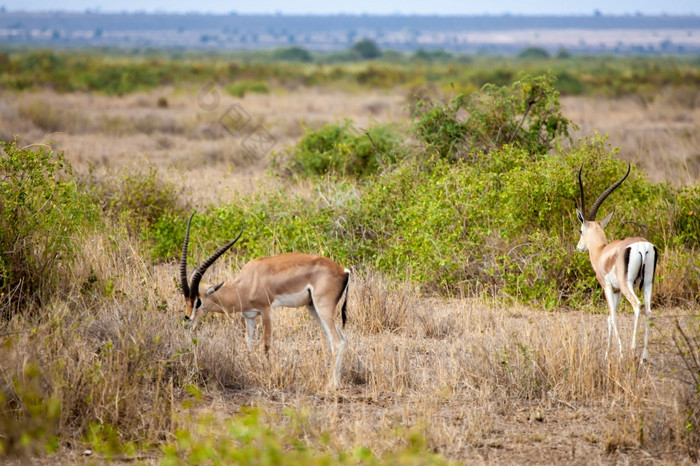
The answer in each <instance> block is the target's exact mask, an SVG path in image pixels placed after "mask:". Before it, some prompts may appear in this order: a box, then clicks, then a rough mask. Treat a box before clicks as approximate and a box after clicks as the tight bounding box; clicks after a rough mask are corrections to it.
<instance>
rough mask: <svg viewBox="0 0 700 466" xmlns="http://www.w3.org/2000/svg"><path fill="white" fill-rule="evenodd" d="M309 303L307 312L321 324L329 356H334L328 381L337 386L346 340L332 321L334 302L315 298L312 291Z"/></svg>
mask: <svg viewBox="0 0 700 466" xmlns="http://www.w3.org/2000/svg"><path fill="white" fill-rule="evenodd" d="M311 303H312V304H310V305H307V306H306V308H307V309H308V310H309V313H310V314H311V315H312V316H314V318H315V319H316V321H317V322H318V323H319V324H321V328H323V331H324V332H325V333H326V337H327V338H328V344H329V345H330V347H331V355H332V356H331V357H333V356H335V357H334V358H333V360H332V364H333V367H332V371H333V372H332V377H331V381H330V383H331V385H332V386H333V388H338V383H339V381H340V372H341V370H342V364H343V350H344V348H345V342H346V341H347V340H346V338H345V335H343V333H342V332H341V331H340V329H338V327H336V325H335V322H334V320H335V319H334V314H335V304H336V303H335V302H334V301H333V300H329V299H317V298H316V296H314V295H313V293H312V295H311Z"/></svg>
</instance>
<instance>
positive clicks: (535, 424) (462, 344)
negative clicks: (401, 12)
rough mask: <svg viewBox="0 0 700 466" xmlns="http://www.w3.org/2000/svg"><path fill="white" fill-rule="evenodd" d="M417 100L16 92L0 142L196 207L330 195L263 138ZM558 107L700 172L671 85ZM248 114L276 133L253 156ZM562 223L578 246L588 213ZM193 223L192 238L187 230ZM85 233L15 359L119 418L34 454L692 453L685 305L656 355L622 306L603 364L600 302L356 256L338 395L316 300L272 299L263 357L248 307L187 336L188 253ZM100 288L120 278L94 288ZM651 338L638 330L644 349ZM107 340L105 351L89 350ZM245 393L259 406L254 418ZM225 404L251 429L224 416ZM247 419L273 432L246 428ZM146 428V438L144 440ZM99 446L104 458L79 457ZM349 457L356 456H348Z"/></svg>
mask: <svg viewBox="0 0 700 466" xmlns="http://www.w3.org/2000/svg"><path fill="white" fill-rule="evenodd" d="M409 97H410V96H409V95H408V91H405V90H403V89H401V90H384V91H358V90H339V89H333V88H322V87H311V88H299V89H292V90H290V89H273V91H272V92H270V93H267V94H246V95H245V96H244V97H242V98H234V97H232V96H230V95H227V94H226V93H224V92H222V91H221V90H219V89H217V88H206V89H202V88H197V87H194V88H191V89H177V90H175V89H173V88H168V87H160V88H157V89H155V90H154V91H153V92H150V93H147V94H132V95H126V96H122V97H116V96H114V97H110V96H102V95H92V94H81V93H69V94H58V93H53V92H50V91H28V92H23V93H5V94H4V95H3V96H2V100H1V103H0V131H2V133H3V134H0V136H2V138H3V139H5V140H8V139H11V138H12V136H13V135H18V136H19V142H20V144H21V145H25V144H30V143H49V142H51V144H52V145H53V147H54V148H55V149H57V150H61V151H64V152H65V157H66V159H67V160H68V161H69V162H71V164H72V165H73V168H74V170H75V173H76V176H77V177H78V178H80V179H86V180H95V179H109V178H116V177H119V176H124V174H129V173H137V172H143V171H148V170H150V169H151V168H152V167H155V169H156V170H157V173H158V176H159V177H162V178H163V179H165V180H169V181H172V182H174V183H175V184H176V186H177V187H178V189H179V191H178V197H179V199H180V200H181V201H182V203H183V204H184V205H187V206H190V207H194V208H199V209H202V208H205V207H206V206H210V205H223V204H227V203H234V202H236V199H237V198H238V197H239V196H240V195H241V194H245V195H250V194H254V193H260V192H265V191H266V190H269V189H277V188H279V187H280V186H283V187H284V188H285V189H287V190H289V192H290V193H301V194H302V195H303V196H308V197H313V196H319V195H323V193H319V192H318V191H315V190H313V189H312V187H311V184H310V183H309V182H308V181H305V180H304V179H298V180H297V179H293V180H290V179H289V178H286V177H283V176H280V174H279V173H278V172H277V171H275V170H270V160H271V157H272V155H271V152H277V153H279V152H281V151H282V150H283V149H284V148H285V147H288V146H290V145H292V144H294V143H295V142H296V141H298V140H299V138H300V137H301V136H302V135H303V134H304V129H305V128H317V127H320V126H321V125H322V124H324V123H334V122H338V121H341V120H342V119H344V118H351V119H352V120H353V121H354V122H355V124H356V125H357V126H358V127H364V126H366V125H369V124H372V123H375V122H400V123H403V124H406V125H408V124H409V123H408V122H409V114H408V111H407V105H408V102H409ZM205 99H209V100H205ZM562 103H563V109H564V111H563V113H564V114H565V115H566V117H567V118H569V119H571V120H572V121H574V122H576V123H577V124H578V125H579V129H578V130H577V134H581V135H586V134H590V133H592V132H593V131H599V132H600V133H603V134H606V133H607V134H609V135H610V142H611V144H612V145H619V146H621V147H622V151H621V157H623V158H624V159H625V160H630V161H632V162H636V163H638V164H639V165H640V166H642V167H644V168H646V170H647V172H648V176H649V178H650V179H651V180H653V181H657V182H658V181H668V182H669V183H671V184H675V185H684V186H685V185H695V184H697V183H698V180H699V179H700V131H699V129H700V128H698V122H700V105H697V106H688V105H684V103H683V102H680V103H679V102H677V99H676V97H675V96H674V94H673V93H672V92H670V93H668V94H664V93H660V94H659V96H658V98H656V99H655V100H654V101H652V102H649V101H646V100H642V99H635V98H632V97H630V98H619V99H605V98H596V97H564V98H562ZM232 109H234V111H235V112H236V115H239V117H237V118H240V115H241V112H240V111H241V110H242V111H243V112H244V114H246V115H248V116H249V117H250V118H251V122H252V123H251V124H252V126H248V127H247V128H246V127H241V126H240V125H238V126H236V125H233V124H232V123H231V122H232V121H233V120H232V119H230V118H229V119H227V115H231V113H229V112H230V111H231V110H232ZM251 128H258V129H259V128H263V129H264V131H265V132H266V139H265V140H264V142H263V143H261V142H260V141H259V140H258V142H257V143H256V144H257V145H255V146H254V149H255V150H252V151H251V150H250V142H251V140H250V139H249V137H250V136H251V134H253V133H251ZM246 141H247V142H246ZM253 142H255V141H253ZM246 144H248V146H246ZM260 149H263V150H260ZM572 207H573V206H572ZM183 227H184V225H183ZM570 227H571V238H572V243H571V254H575V248H574V246H575V241H577V239H578V238H577V235H576V229H577V225H571V226H570ZM196 236H197V232H196V231H193V241H194V242H196V241H197V238H196ZM80 241H81V243H80V250H81V257H79V258H78V259H77V263H78V264H77V266H75V267H73V268H72V269H70V270H69V271H66V276H65V277H64V278H63V280H64V282H65V287H66V288H68V289H69V290H73V291H75V293H73V294H70V293H69V294H68V295H69V296H73V298H71V299H70V300H69V301H63V302H52V303H49V304H47V306H49V307H51V308H52V314H51V315H52V318H51V319H50V320H48V321H41V322H40V323H38V324H36V327H33V328H26V327H24V326H23V325H26V321H22V320H18V319H15V320H10V321H9V322H8V323H6V324H3V325H4V329H3V333H2V340H3V343H2V344H3V347H4V350H3V354H5V356H4V358H5V361H4V362H3V367H4V368H6V370H7V368H10V367H13V368H15V369H17V368H23V367H24V366H26V365H28V364H30V363H33V362H32V361H39V363H38V365H39V366H42V365H43V366H42V367H49V366H50V363H51V362H52V361H53V362H56V363H59V364H62V365H66V366H74V370H73V371H68V373H69V374H72V376H73V378H72V379H69V380H64V381H63V384H62V385H60V386H58V387H57V388H55V390H56V391H60V392H62V395H61V396H62V398H63V399H68V400H69V402H68V403H67V406H73V407H74V408H75V409H76V411H80V409H87V410H88V411H90V412H91V414H92V416H93V417H95V418H96V419H99V420H104V421H105V425H110V424H111V425H119V426H121V427H120V428H119V429H120V430H117V431H116V432H111V431H108V429H106V428H104V427H103V428H102V429H103V430H100V429H99V428H91V427H86V426H81V425H80V419H78V418H76V419H72V420H71V421H70V422H71V424H70V425H65V426H62V428H64V429H68V430H75V431H76V432H80V431H82V432H86V431H87V432H91V433H90V434H84V435H82V436H75V437H74V438H73V439H72V440H71V441H69V442H68V441H62V442H61V443H60V445H59V446H58V447H57V452H56V453H55V454H54V455H53V456H48V457H47V456H38V457H34V458H35V459H34V461H36V462H40V463H43V462H47V463H49V462H50V463H54V462H56V461H58V462H64V463H69V462H78V461H86V462H94V461H98V462H99V461H100V460H101V459H104V458H116V459H124V460H126V459H129V460H134V459H137V460H141V461H145V462H150V461H158V460H161V459H165V460H166V461H175V459H176V458H179V460H180V461H185V462H188V461H189V462H196V461H199V460H202V461H205V462H206V461H215V460H216V458H217V457H218V458H219V459H221V458H223V459H224V460H225V459H226V458H229V459H230V458H234V456H227V455H229V454H231V453H230V452H229V451H228V450H227V448H228V449H230V448H233V446H234V445H246V444H251V445H253V446H254V447H255V450H254V452H253V453H251V455H252V456H251V457H248V460H250V458H252V457H254V456H255V455H261V454H263V453H262V452H265V451H267V450H266V448H271V447H270V445H274V446H279V447H280V448H281V449H282V450H284V451H286V452H287V454H288V455H292V454H298V455H301V454H303V453H304V451H305V449H311V450H313V451H316V452H318V454H319V455H331V456H332V457H334V458H335V461H342V460H348V461H350V462H355V463H356V462H360V463H361V462H368V463H371V462H373V461H374V460H373V458H374V457H373V456H372V455H376V457H378V458H380V459H381V460H382V461H386V462H396V463H411V464H421V463H429V462H439V461H440V459H439V458H436V457H433V456H429V455H430V454H433V453H437V454H439V455H441V457H442V458H445V459H447V460H450V461H455V462H459V463H473V462H476V463H564V462H569V463H574V464H590V463H684V462H692V461H697V460H698V443H697V440H695V441H692V439H691V440H689V437H688V434H689V432H687V426H688V424H687V423H686V421H687V418H688V416H689V406H691V407H692V403H693V401H692V400H690V401H689V399H688V397H689V396H690V395H689V394H688V390H687V387H688V385H687V384H688V382H692V371H690V372H689V370H688V368H687V367H686V365H685V362H684V360H683V358H682V357H681V351H680V350H679V349H678V344H683V342H682V341H681V340H680V339H681V338H682V335H681V334H680V333H679V330H678V327H677V326H678V325H680V328H682V329H687V328H692V327H693V326H697V309H695V308H693V306H692V304H688V305H683V304H682V303H681V304H679V305H677V306H668V307H660V306H654V313H655V315H656V316H657V317H656V319H655V320H654V326H653V327H652V330H651V340H650V354H651V358H650V361H649V362H648V364H645V365H643V366H642V367H639V366H638V361H636V360H635V359H634V358H633V357H632V356H631V355H630V352H629V343H630V339H631V334H632V318H633V316H632V314H631V312H630V311H631V309H630V306H629V304H628V303H626V302H623V304H622V305H621V310H622V312H621V317H620V330H621V335H622V339H623V345H624V350H625V357H624V358H622V359H620V360H618V358H617V357H616V356H617V354H616V352H615V351H612V355H613V356H614V357H611V358H609V359H608V360H606V359H605V358H604V353H605V342H606V336H607V328H606V313H605V312H604V310H605V303H604V301H602V300H598V301H597V302H595V303H591V304H590V306H586V307H585V308H583V309H555V310H551V311H543V310H541V309H533V308H529V307H526V306H524V305H520V304H515V303H514V302H513V300H511V299H505V298H503V299H502V298H498V297H488V296H487V295H484V296H482V297H478V296H467V297H464V298H458V297H456V298H450V299H446V298H445V299H443V298H439V297H433V296H429V295H426V294H425V293H421V292H420V290H419V289H417V288H416V286H415V285H413V284H410V283H396V282H392V281H390V280H388V279H386V278H384V277H383V276H382V275H380V274H378V273H375V272H373V271H372V270H371V269H361V270H355V271H354V273H353V276H352V279H351V284H350V295H349V305H348V312H349V322H348V326H347V328H346V330H345V333H346V335H347V337H348V340H349V345H348V347H347V350H346V353H345V358H344V367H343V375H342V384H341V388H340V389H339V390H338V391H337V392H330V391H328V390H327V389H326V384H327V381H328V375H329V360H330V356H329V354H328V348H327V346H326V341H325V338H324V337H323V335H322V332H321V330H320V329H319V328H318V326H317V324H316V323H315V322H314V321H313V320H312V319H310V318H309V316H308V315H307V314H306V311H304V310H301V309H300V310H284V309H282V310H278V311H277V312H276V314H275V320H274V325H275V327H274V342H273V350H272V352H271V355H270V358H269V359H267V358H266V357H265V356H264V354H263V351H262V344H261V343H260V342H259V341H258V342H257V343H258V344H257V345H256V347H255V349H254V351H252V352H249V351H248V350H247V347H246V344H245V338H244V333H243V326H242V325H241V324H239V322H238V321H235V322H233V323H230V322H228V321H226V320H224V319H209V320H208V321H206V322H204V323H203V324H202V325H200V327H199V329H197V330H196V331H195V332H194V333H190V332H188V331H187V330H185V329H184V327H183V326H182V323H181V321H182V315H183V312H184V306H183V304H184V303H183V300H182V297H181V295H180V294H179V291H178V288H177V281H176V276H177V267H176V264H174V263H172V262H171V263H165V264H155V265H154V264H153V263H152V262H151V261H150V260H149V258H148V255H147V254H146V253H145V252H143V251H141V250H140V246H139V245H138V244H136V243H133V242H132V241H131V237H130V236H129V235H128V234H127V233H126V232H122V233H121V234H120V233H118V232H115V233H113V234H111V235H109V236H108V237H105V236H100V235H92V236H90V235H88V236H85V237H83V238H82V239H81V240H80ZM234 250H235V248H234ZM327 253H328V252H327ZM249 259H251V258H250V257H239V256H237V255H236V253H235V251H233V252H229V253H228V254H227V255H226V256H224V257H223V258H222V259H220V260H219V262H218V263H217V264H216V265H215V266H213V267H212V268H211V269H210V271H209V272H208V275H207V277H205V280H207V278H208V279H209V281H212V282H214V281H215V280H216V281H219V280H224V279H225V280H230V279H231V278H232V277H233V276H235V271H236V270H238V269H240V267H241V266H242V265H243V264H244V263H245V262H246V261H247V260H249ZM86 284H87V285H86ZM93 285H94V286H95V287H96V288H101V289H103V288H105V287H106V288H109V292H108V293H100V294H99V295H98V294H96V295H95V296H93V295H92V294H91V293H90V292H89V291H90V286H93ZM85 287H87V288H88V292H84V291H85V290H84V289H85ZM81 289H82V290H81ZM693 314H694V315H695V317H693ZM642 322H643V320H642ZM37 339H40V340H41V342H38V341H37ZM640 343H641V338H639V337H638V353H639V352H640V351H641V350H640V349H639V344H640ZM13 348H15V349H18V348H22V350H21V351H15V350H13ZM612 349H613V350H615V347H614V345H613V347H612ZM96 354H100V355H101V359H100V361H101V363H100V364H101V365H100V364H96V363H94V356H95V355H96ZM105 354H107V356H104V355H105ZM141 359H167V361H168V363H167V364H164V365H162V366H157V367H161V368H162V369H159V370H163V371H166V374H165V376H163V374H159V375H158V377H156V378H155V379H154V380H157V381H158V384H160V383H161V381H165V382H164V383H163V384H164V386H153V387H151V388H150V389H144V388H143V386H148V384H149V383H150V382H149V380H151V379H150V378H149V377H148V376H144V375H143V374H139V373H138V372H139V371H140V370H142V369H139V368H138V365H136V364H134V363H133V361H134V360H138V361H140V360H141ZM148 367H151V366H148ZM153 367H156V366H155V365H154V366H153ZM147 370H148V369H143V371H144V372H145V371H147ZM22 371H23V370H21V369H19V370H18V373H22ZM130 371H135V373H131V372H130ZM25 372H26V371H25ZM696 375H697V374H696ZM140 377H145V378H143V379H142V378H140ZM183 381H188V382H189V384H188V385H186V386H187V387H188V388H187V389H184V388H183V385H185V384H184V383H183ZM153 383H156V382H153ZM137 386H138V387H139V388H138V389H137V388H136V387H137ZM695 400H697V398H695ZM689 403H690V404H689ZM85 406H90V407H88V408H86V407H85ZM248 407H257V408H259V410H260V411H259V412H258V411H256V412H254V413H253V414H251V413H250V411H249V410H248ZM63 409H64V410H65V409H66V407H64V408H63ZM242 413H243V414H242ZM246 413H247V414H246ZM240 416H243V417H242V418H241V417H240ZM256 416H260V419H261V420H260V421H259V423H260V424H258V420H257V418H256ZM69 418H70V417H69ZM120 418H122V419H120ZM123 418H128V419H130V420H129V421H128V422H123ZM232 418H236V419H239V420H240V419H242V421H240V422H239V423H238V424H235V423H234V424H230V422H231V421H230V419H232ZM251 419H256V420H255V421H251ZM260 425H262V426H265V427H261V426H260ZM241 426H248V427H247V428H248V429H249V431H248V432H250V435H251V436H252V437H255V436H256V435H259V436H260V438H261V439H263V440H260V439H258V440H250V439H246V436H245V435H242V434H241V431H242V430H243V431H244V430H245V427H241ZM3 427H4V428H9V426H3ZM691 427H692V426H691ZM268 428H269V429H272V431H271V432H270V431H267V430H266V429H268ZM256 429H258V430H256ZM3 435H10V434H9V433H7V432H6V433H4V434H3ZM139 436H141V437H143V438H149V439H151V442H145V444H141V443H139V442H138V441H134V440H133V439H135V438H138V437H139ZM154 437H157V438H158V439H159V441H160V442H161V449H159V445H157V444H154V442H153V441H152V440H153V438H154ZM232 438H235V439H237V441H238V443H234V442H233V441H232V440H231V439H232ZM125 439H128V441H127V440H125ZM18 442H20V441H19V440H18ZM130 442H131V443H130ZM256 442H258V443H256ZM274 442H277V443H274ZM694 442H695V443H694ZM20 443H21V442H20ZM163 445H164V446H163ZM86 449H92V450H94V451H95V452H94V453H93V454H92V455H91V456H84V455H83V451H84V450H86ZM273 450H274V448H273ZM339 452H345V453H341V456H340V457H337V456H335V455H338V453H339ZM368 452H371V454H370V453H368ZM188 455H190V456H188ZM197 455H199V456H197ZM217 455H219V456H217ZM238 458H239V461H246V460H245V459H244V458H243V459H242V457H238ZM289 458H293V456H289ZM294 458H297V457H294ZM302 458H303V456H302ZM278 460H279V459H278ZM14 461H16V462H18V463H20V462H23V461H26V459H16V460H14ZM265 461H269V462H274V458H272V459H271V458H267V459H266V460H261V462H262V463H264V462H265ZM284 462H285V461H284V460H282V463H284Z"/></svg>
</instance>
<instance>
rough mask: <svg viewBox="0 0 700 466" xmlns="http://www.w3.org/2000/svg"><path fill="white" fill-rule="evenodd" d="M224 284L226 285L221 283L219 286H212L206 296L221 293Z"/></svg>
mask: <svg viewBox="0 0 700 466" xmlns="http://www.w3.org/2000/svg"><path fill="white" fill-rule="evenodd" d="M223 284H224V282H221V283H219V284H218V285H215V286H210V287H209V288H208V289H207V292H206V295H207V296H210V295H212V294H214V293H216V292H217V291H219V288H221V285H223Z"/></svg>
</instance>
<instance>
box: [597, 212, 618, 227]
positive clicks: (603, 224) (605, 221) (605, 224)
mask: <svg viewBox="0 0 700 466" xmlns="http://www.w3.org/2000/svg"><path fill="white" fill-rule="evenodd" d="M614 213H615V209H613V211H612V212H610V213H609V214H608V216H607V217H605V218H604V219H603V221H602V222H600V226H601V227H603V228H605V227H606V226H607V224H608V222H610V220H611V219H612V216H613V214H614Z"/></svg>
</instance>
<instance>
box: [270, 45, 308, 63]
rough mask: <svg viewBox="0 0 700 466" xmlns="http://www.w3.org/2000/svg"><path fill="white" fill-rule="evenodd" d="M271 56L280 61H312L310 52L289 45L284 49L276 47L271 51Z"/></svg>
mask: <svg viewBox="0 0 700 466" xmlns="http://www.w3.org/2000/svg"><path fill="white" fill-rule="evenodd" d="M272 56H273V58H275V59H276V60H282V61H298V62H304V63H308V62H311V61H313V57H312V56H311V53H310V52H309V51H308V50H306V49H304V48H301V47H289V48H284V49H277V50H275V51H273V53H272Z"/></svg>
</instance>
